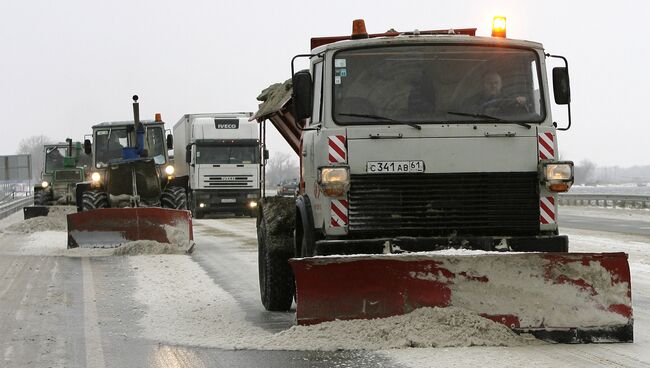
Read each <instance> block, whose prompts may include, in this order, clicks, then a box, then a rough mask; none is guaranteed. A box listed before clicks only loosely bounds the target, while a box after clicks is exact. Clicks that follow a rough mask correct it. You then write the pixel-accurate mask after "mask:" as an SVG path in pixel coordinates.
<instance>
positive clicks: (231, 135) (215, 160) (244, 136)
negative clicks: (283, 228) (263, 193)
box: [173, 113, 260, 218]
mask: <svg viewBox="0 0 650 368" xmlns="http://www.w3.org/2000/svg"><path fill="white" fill-rule="evenodd" d="M250 117H251V113H206V114H186V115H184V116H183V117H182V118H181V119H180V120H179V121H178V123H176V124H175V125H174V132H173V133H174V161H175V165H176V168H177V169H176V170H177V171H176V177H177V180H180V181H182V182H183V185H185V187H186V188H187V193H188V203H189V206H188V207H189V208H190V210H191V211H192V213H193V214H194V216H195V217H197V218H200V217H202V216H203V214H205V213H208V212H229V213H235V214H239V215H243V214H248V215H251V216H252V215H254V214H255V209H256V207H257V201H258V199H259V197H260V141H259V131H258V129H259V126H258V124H256V123H254V122H249V121H248V120H249V119H250Z"/></svg>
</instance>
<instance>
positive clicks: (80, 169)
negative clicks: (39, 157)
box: [23, 138, 90, 220]
mask: <svg viewBox="0 0 650 368" xmlns="http://www.w3.org/2000/svg"><path fill="white" fill-rule="evenodd" d="M81 151H82V146H81V143H80V142H72V139H70V138H68V139H66V143H57V144H47V145H45V146H43V155H44V160H43V171H42V172H41V182H40V183H38V184H36V185H35V186H34V205H33V206H29V207H25V208H24V209H23V213H24V216H25V220H27V219H30V218H32V217H37V216H47V214H48V213H49V207H50V206H53V205H62V206H66V205H74V203H75V186H76V184H77V183H79V182H82V181H84V179H85V172H86V170H85V167H88V166H89V165H90V160H89V158H88V157H87V156H86V155H82V154H81Z"/></svg>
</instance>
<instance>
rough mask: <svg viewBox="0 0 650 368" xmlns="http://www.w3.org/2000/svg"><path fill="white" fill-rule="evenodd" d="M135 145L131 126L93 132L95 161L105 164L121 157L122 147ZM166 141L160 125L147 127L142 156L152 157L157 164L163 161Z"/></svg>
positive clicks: (98, 163) (99, 164)
mask: <svg viewBox="0 0 650 368" xmlns="http://www.w3.org/2000/svg"><path fill="white" fill-rule="evenodd" d="M134 146H135V133H134V131H133V129H132V128H131V127H129V129H128V132H127V127H117V128H109V129H98V130H97V131H96V133H95V162H96V166H97V167H102V166H106V164H108V163H109V162H110V161H112V160H120V159H122V149H123V148H125V147H134ZM165 150H166V142H165V139H164V132H163V130H162V128H160V127H148V128H146V134H145V146H144V153H143V155H142V157H152V158H153V159H154V162H155V163H156V164H158V165H162V164H164V163H165Z"/></svg>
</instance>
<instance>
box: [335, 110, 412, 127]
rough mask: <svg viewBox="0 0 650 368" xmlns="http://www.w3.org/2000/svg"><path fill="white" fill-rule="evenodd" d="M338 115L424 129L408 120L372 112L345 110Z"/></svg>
mask: <svg viewBox="0 0 650 368" xmlns="http://www.w3.org/2000/svg"><path fill="white" fill-rule="evenodd" d="M337 115H341V116H352V117H354V118H368V119H376V120H383V121H389V122H391V123H395V124H403V125H408V126H412V127H413V128H415V129H417V130H422V127H421V126H419V125H417V124H415V123H409V122H406V121H398V120H395V119H391V118H387V117H385V116H379V115H372V114H352V113H344V112H341V113H338V114H337Z"/></svg>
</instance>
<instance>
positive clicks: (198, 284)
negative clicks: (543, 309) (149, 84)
mask: <svg viewBox="0 0 650 368" xmlns="http://www.w3.org/2000/svg"><path fill="white" fill-rule="evenodd" d="M574 210H575V211H576V214H580V215H584V216H589V217H596V218H612V219H615V220H618V221H625V220H626V219H627V218H634V219H636V220H640V221H646V220H647V221H648V222H649V224H650V214H646V212H645V211H634V210H615V211H612V210H605V209H596V208H593V209H591V208H590V209H587V210H586V211H585V209H574V208H571V209H569V210H567V209H566V208H564V207H563V208H562V209H561V211H567V212H564V213H569V211H574ZM572 213H573V212H572ZM195 225H196V226H195V238H196V241H197V247H196V252H197V253H196V254H195V255H192V256H188V255H182V254H157V253H169V250H168V249H166V248H165V247H155V246H153V247H152V246H147V245H142V244H140V245H132V246H131V247H130V248H129V249H130V251H123V252H122V254H124V255H131V256H129V257H126V262H127V264H128V269H129V270H130V272H132V273H131V274H130V275H128V277H129V279H132V280H133V281H134V285H135V288H134V289H133V291H132V295H130V297H132V298H134V299H135V300H136V301H137V302H138V304H139V305H142V306H144V307H143V308H142V313H141V315H139V317H138V321H137V325H138V329H137V330H138V334H139V336H140V337H141V338H145V339H148V340H153V341H159V342H161V343H166V344H171V345H178V346H186V347H202V348H216V349H229V350H238V349H246V350H273V351H278V350H280V351H282V350H293V351H295V350H303V351H337V350H341V349H362V350H366V351H370V352H372V354H375V355H377V356H380V357H383V358H386V359H387V360H388V361H389V362H392V363H391V364H390V365H388V366H396V367H411V368H424V367H473V366H482V367H522V366H536V367H554V368H555V367H593V366H605V367H609V366H615V367H644V366H647V367H650V301H649V300H648V298H647V297H646V296H647V295H649V293H650V238H649V237H643V236H631V235H622V234H614V233H605V232H597V231H586V230H577V229H566V228H565V229H563V230H562V232H563V233H566V234H568V235H569V237H570V239H571V240H570V241H571V247H572V250H573V251H578V252H619V251H622V252H626V253H628V254H629V257H630V266H631V271H632V282H633V284H632V291H633V296H632V299H633V306H634V314H635V342H634V343H632V344H598V345H595V344H594V345H558V344H548V343H544V342H540V341H538V340H535V339H533V338H532V337H530V336H518V335H516V334H514V333H512V332H511V331H510V330H509V329H507V328H505V327H504V326H503V325H500V324H496V323H493V322H491V321H489V320H487V319H484V318H481V317H479V316H477V315H476V314H474V313H471V312H469V311H466V310H462V309H458V308H446V309H437V308H426V309H421V310H418V311H416V312H414V313H411V314H409V315H405V316H398V317H392V318H387V319H382V320H373V321H347V322H342V321H335V322H331V323H325V324H320V325H316V326H310V327H303V326H293V327H290V328H287V329H285V330H284V331H280V332H271V331H269V330H268V329H265V328H262V327H260V326H258V325H256V324H255V323H253V322H251V321H250V320H249V319H248V318H247V316H246V313H245V312H244V311H242V308H241V307H240V304H241V303H242V300H241V297H240V296H237V295H233V294H231V293H229V292H228V291H227V290H226V288H225V287H223V286H222V285H220V283H219V282H217V281H215V278H214V277H211V276H210V274H209V272H208V270H206V269H205V268H204V267H203V266H202V265H201V264H200V263H199V262H197V256H198V253H199V252H207V248H208V247H211V246H213V245H214V244H217V243H214V241H215V240H214V239H223V240H224V241H228V242H233V244H234V243H236V244H239V248H240V251H238V252H237V253H236V255H235V256H234V262H237V265H234V267H237V268H241V269H242V270H243V271H242V273H255V275H252V277H251V278H250V279H248V280H244V281H248V282H250V283H249V284H247V285H254V282H255V279H256V271H257V265H256V263H257V254H256V241H255V239H256V237H255V221H254V220H253V219H210V220H196V221H195ZM39 229H43V230H45V231H37V230H39ZM0 241H1V242H2V249H1V252H2V253H3V254H8V255H16V256H41V257H60V256H65V257H82V258H86V257H114V252H113V251H111V250H106V249H100V250H66V249H65V242H66V233H65V226H64V225H63V227H62V221H61V218H60V217H57V216H52V217H48V218H40V219H33V220H30V221H28V222H23V221H22V213H17V214H15V215H12V216H10V217H9V218H7V219H5V220H2V221H0ZM215 246H219V245H218V244H217V245H215ZM228 246H230V245H228ZM216 252H217V253H218V249H216ZM143 253H144V254H143ZM256 293H257V291H254V292H253V293H252V295H254V296H256ZM250 302H251V303H253V304H255V303H259V302H258V300H251V301H250ZM258 305H259V304H258ZM258 308H259V310H260V311H262V307H261V305H259V307H258ZM99 310H103V309H99ZM261 313H265V312H263V311H262V312H261Z"/></svg>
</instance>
